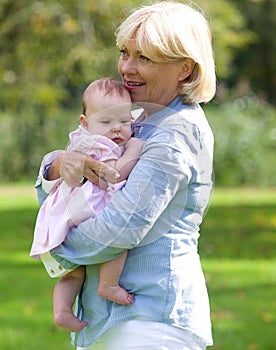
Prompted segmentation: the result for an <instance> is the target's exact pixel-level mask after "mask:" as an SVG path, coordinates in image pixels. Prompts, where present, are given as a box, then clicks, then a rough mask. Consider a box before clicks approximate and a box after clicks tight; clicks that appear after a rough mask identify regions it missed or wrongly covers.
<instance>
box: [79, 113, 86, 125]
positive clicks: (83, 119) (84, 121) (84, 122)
mask: <svg viewBox="0 0 276 350" xmlns="http://www.w3.org/2000/svg"><path fill="white" fill-rule="evenodd" d="M80 123H81V125H82V126H83V127H85V128H88V121H87V117H86V115H84V114H81V115H80Z"/></svg>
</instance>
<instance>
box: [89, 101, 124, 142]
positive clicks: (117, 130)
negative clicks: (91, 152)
mask: <svg viewBox="0 0 276 350" xmlns="http://www.w3.org/2000/svg"><path fill="white" fill-rule="evenodd" d="M95 102H96V103H95ZM93 105H94V106H93V107H94V108H93V110H92V111H91V112H92V113H91V114H90V113H89V108H88V111H87V112H88V113H87V115H88V119H87V122H88V130H89V131H90V132H91V133H92V134H94V135H95V134H97V135H103V136H105V137H107V138H109V139H111V140H113V141H114V142H115V143H117V144H118V145H120V146H121V145H123V144H124V143H126V142H127V140H128V139H129V138H130V136H131V100H130V98H129V97H128V96H127V95H126V96H125V97H121V96H116V95H114V96H113V95H111V96H103V97H99V98H98V99H97V101H95V100H94V103H93Z"/></svg>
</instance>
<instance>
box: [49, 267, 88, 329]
mask: <svg viewBox="0 0 276 350" xmlns="http://www.w3.org/2000/svg"><path fill="white" fill-rule="evenodd" d="M84 279H85V267H84V266H80V267H78V268H77V269H75V270H73V271H71V272H70V273H68V274H67V275H65V276H63V277H62V278H61V279H60V280H59V281H58V283H57V284H56V286H55V288H54V295H53V304H54V320H55V323H56V324H57V325H58V326H59V327H61V328H63V329H65V330H66V331H69V332H78V331H80V330H81V329H83V328H84V327H86V326H87V324H88V323H87V322H85V321H80V320H79V319H78V318H77V317H76V316H74V314H73V311H72V308H73V305H74V302H75V299H76V297H77V295H78V293H79V291H80V289H81V287H82V285H83V281H84Z"/></svg>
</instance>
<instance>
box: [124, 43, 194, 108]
mask: <svg viewBox="0 0 276 350" xmlns="http://www.w3.org/2000/svg"><path fill="white" fill-rule="evenodd" d="M121 52H122V54H121V56H120V59H119V63H118V70H119V73H120V75H121V77H122V80H123V83H124V85H125V86H126V87H127V89H128V90H129V92H130V95H131V99H132V101H133V102H149V103H154V104H158V105H162V106H166V105H168V104H169V103H170V102H171V101H172V100H173V99H174V98H175V97H176V96H177V95H178V94H179V90H180V87H181V82H182V81H183V80H184V79H185V78H186V77H187V76H188V75H189V74H190V71H189V72H187V65H186V64H185V63H184V62H169V63H154V62H152V61H150V60H149V59H148V58H147V57H145V56H143V53H142V52H140V51H139V50H138V49H137V45H136V42H135V39H131V40H129V41H128V43H127V44H126V46H125V47H124V48H123V49H122V50H121Z"/></svg>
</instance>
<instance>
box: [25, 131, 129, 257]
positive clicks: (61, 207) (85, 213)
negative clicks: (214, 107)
mask: <svg viewBox="0 0 276 350" xmlns="http://www.w3.org/2000/svg"><path fill="white" fill-rule="evenodd" d="M69 138H70V144H69V146H68V147H67V150H69V151H80V152H82V153H86V154H89V155H90V156H91V157H93V158H95V159H97V160H101V161H107V160H112V159H118V158H119V157H120V156H121V155H122V153H123V150H124V148H123V147H120V146H118V145H117V144H116V143H115V142H113V141H112V140H110V139H108V138H106V137H104V136H101V135H92V134H91V133H90V132H89V131H88V130H86V129H85V128H83V127H82V126H79V128H78V129H77V130H75V131H73V132H71V133H70V135H69ZM124 184H125V181H121V182H119V183H117V184H115V185H114V184H108V189H107V190H106V191H105V190H103V189H101V188H100V187H99V186H97V185H95V184H93V183H91V182H90V181H86V182H85V183H84V184H83V185H82V186H81V187H70V186H69V185H67V183H66V182H65V181H64V180H61V181H60V182H59V183H58V185H57V186H56V187H55V189H54V190H53V191H52V192H50V194H49V195H48V197H47V198H46V200H45V201H44V203H43V205H42V206H41V208H40V210H39V212H38V216H37V220H36V225H35V231H34V240H33V244H32V247H31V252H30V256H31V257H33V258H35V259H39V258H40V254H43V253H46V252H49V251H50V250H51V249H53V248H55V247H57V246H58V245H60V244H61V243H62V242H63V241H64V239H65V237H66V235H67V232H68V231H69V229H70V228H71V227H73V226H76V225H78V224H79V223H80V222H82V221H84V220H86V219H88V218H90V217H94V216H95V215H98V214H100V213H101V212H102V211H103V209H104V208H105V206H106V205H107V203H108V202H109V201H110V199H111V197H112V195H113V194H114V192H116V191H117V190H118V189H120V188H122V187H123V186H124Z"/></svg>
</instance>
